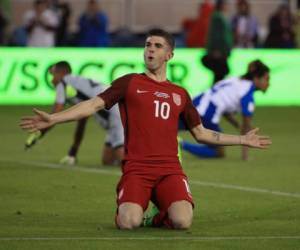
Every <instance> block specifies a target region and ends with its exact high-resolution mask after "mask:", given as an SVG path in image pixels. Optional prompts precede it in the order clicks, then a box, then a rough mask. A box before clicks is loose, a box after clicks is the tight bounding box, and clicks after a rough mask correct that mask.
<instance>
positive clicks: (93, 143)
mask: <svg viewBox="0 0 300 250" xmlns="http://www.w3.org/2000/svg"><path fill="white" fill-rule="evenodd" d="M44 109H46V110H47V109H49V108H47V107H44ZM30 110H31V108H30V107H10V106H7V107H4V106H2V107H0V114H1V123H0V131H1V132H0V141H1V150H0V249H1V250H2V249H5V250H9V249H22V250H23V249H131V250H135V249H156V250H158V249H172V250H177V249H205V250H207V249H208V250H209V249H228V250H233V249H257V250H258V249H259V250H261V249H291V250H296V249H300V155H299V142H300V132H299V129H300V126H299V125H300V108H296V107H293V108H292V107H291V108H258V110H257V112H256V115H255V117H254V125H256V126H259V127H260V128H261V131H262V132H263V133H265V134H268V135H270V136H271V137H272V139H273V145H272V146H271V148H270V149H269V150H251V152H250V159H249V161H247V162H242V161H241V160H240V148H239V147H228V148H227V158H226V159H223V160H204V159H196V158H195V157H193V156H191V155H188V154H184V155H183V156H184V168H185V171H186V173H187V174H188V176H189V178H190V184H191V189H192V192H193V196H194V200H195V203H196V207H195V210H194V222H193V226H192V227H191V229H190V230H188V231H173V230H166V229H152V228H140V229H138V230H134V231H120V230H117V229H116V228H115V227H114V223H113V221H114V215H115V209H116V205H115V186H116V184H117V182H118V178H119V169H118V168H117V167H103V166H101V165H100V164H99V162H100V152H101V147H102V143H103V136H104V133H103V130H102V129H100V128H98V126H97V124H96V123H95V121H93V118H92V119H91V121H89V124H88V127H87V133H86V138H85V140H84V142H83V145H82V148H81V150H80V152H79V163H78V166H77V167H62V166H59V165H58V164H57V162H58V161H59V159H60V158H61V157H62V156H64V155H65V154H66V152H67V150H68V147H69V145H70V143H71V140H72V132H73V128H74V124H66V125H60V126H58V127H56V128H54V129H53V131H51V132H50V133H49V134H48V135H47V136H46V137H45V138H43V140H41V141H40V143H39V144H38V145H36V147H34V148H33V149H32V150H31V151H29V152H25V151H24V149H23V146H24V140H25V138H26V134H25V133H24V132H22V131H21V130H20V129H19V128H18V123H19V119H20V117H21V116H24V115H28V114H30V113H31V111H30ZM224 128H225V131H226V132H230V133H236V131H234V130H233V129H232V128H230V127H229V126H227V125H226V124H224ZM182 136H183V137H190V136H189V135H188V134H183V135H182Z"/></svg>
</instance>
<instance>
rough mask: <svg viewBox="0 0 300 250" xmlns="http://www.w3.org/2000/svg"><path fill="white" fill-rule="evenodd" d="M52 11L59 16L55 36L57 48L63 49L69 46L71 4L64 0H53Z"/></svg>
mask: <svg viewBox="0 0 300 250" xmlns="http://www.w3.org/2000/svg"><path fill="white" fill-rule="evenodd" d="M51 3H52V4H51V7H52V10H53V11H54V12H55V13H56V15H57V16H58V19H59V22H58V26H57V29H56V34H55V46H57V47H62V46H68V45H69V44H68V43H69V34H68V28H69V21H70V16H71V7H70V4H69V2H67V1H63V0H52V2H51Z"/></svg>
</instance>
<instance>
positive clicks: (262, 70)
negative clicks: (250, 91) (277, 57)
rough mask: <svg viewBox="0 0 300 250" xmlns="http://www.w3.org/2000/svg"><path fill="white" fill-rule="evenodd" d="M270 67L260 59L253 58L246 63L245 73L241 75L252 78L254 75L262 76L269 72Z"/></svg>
mask: <svg viewBox="0 0 300 250" xmlns="http://www.w3.org/2000/svg"><path fill="white" fill-rule="evenodd" d="M269 72H270V68H269V67H268V66H267V65H266V64H264V63H263V62H262V61H260V60H254V61H252V62H250V63H249V64H248V69H247V73H246V74H245V75H243V76H242V78H244V79H248V80H253V79H254V77H262V76H263V75H264V74H266V73H269Z"/></svg>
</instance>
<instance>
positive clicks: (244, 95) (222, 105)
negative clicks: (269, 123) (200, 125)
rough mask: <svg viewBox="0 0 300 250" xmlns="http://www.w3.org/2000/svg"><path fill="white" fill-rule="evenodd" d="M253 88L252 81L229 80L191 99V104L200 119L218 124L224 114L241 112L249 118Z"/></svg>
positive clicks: (252, 102)
mask: <svg viewBox="0 0 300 250" xmlns="http://www.w3.org/2000/svg"><path fill="white" fill-rule="evenodd" d="M254 90H255V86H254V84H253V82H252V81H250V80H245V79H240V78H229V79H225V80H222V81H220V82H218V83H216V84H215V85H214V86H213V87H212V88H210V89H209V90H207V91H205V92H204V93H202V94H200V95H198V96H196V97H194V98H193V104H194V106H195V107H196V109H197V110H198V112H199V114H200V116H201V117H203V118H204V119H209V120H210V122H212V123H214V124H218V123H219V122H220V119H221V117H222V115H223V114H224V113H234V112H241V113H242V114H243V115H244V116H251V115H252V114H253V112H254V98H253V94H254Z"/></svg>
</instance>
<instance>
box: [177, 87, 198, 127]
mask: <svg viewBox="0 0 300 250" xmlns="http://www.w3.org/2000/svg"><path fill="white" fill-rule="evenodd" d="M185 95H186V103H185V106H184V109H183V111H182V113H181V119H182V121H183V122H184V124H185V126H186V128H188V129H189V130H191V129H192V128H194V127H196V126H197V125H199V124H201V123H202V122H201V119H200V115H199V114H198V111H197V110H196V108H195V107H194V106H193V103H192V100H191V98H190V95H189V94H188V93H187V92H186V91H185Z"/></svg>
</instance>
